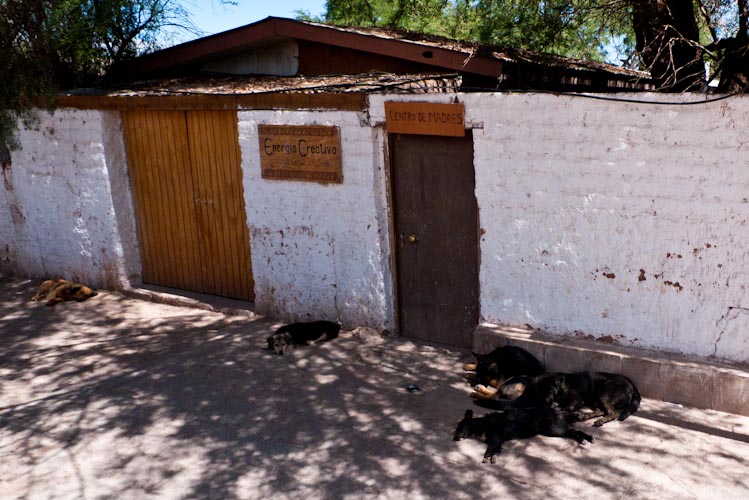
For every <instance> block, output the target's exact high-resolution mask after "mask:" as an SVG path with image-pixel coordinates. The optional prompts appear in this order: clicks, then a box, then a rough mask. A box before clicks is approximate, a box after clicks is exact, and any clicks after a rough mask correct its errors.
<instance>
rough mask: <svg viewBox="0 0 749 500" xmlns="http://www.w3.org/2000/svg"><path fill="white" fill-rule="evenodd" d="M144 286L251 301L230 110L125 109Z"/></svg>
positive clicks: (236, 146) (233, 114)
mask: <svg viewBox="0 0 749 500" xmlns="http://www.w3.org/2000/svg"><path fill="white" fill-rule="evenodd" d="M122 122H123V128H124V132H125V143H126V148H127V155H128V164H129V167H130V180H131V187H132V192H133V197H134V203H135V215H136V221H137V226H138V238H139V243H140V252H141V263H142V271H143V281H144V282H145V283H151V284H156V285H162V286H168V287H173V288H179V289H184V290H191V291H195V292H200V293H209V294H215V295H222V296H226V297H232V298H237V299H244V300H253V298H254V283H253V278H252V264H251V258H250V239H249V233H248V228H247V221H246V211H245V204H244V196H243V189H242V171H241V157H240V151H239V143H238V135H237V113H236V112H234V111H150V110H149V111H140V110H138V111H124V112H123V113H122Z"/></svg>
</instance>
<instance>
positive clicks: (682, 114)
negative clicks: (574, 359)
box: [370, 94, 749, 361]
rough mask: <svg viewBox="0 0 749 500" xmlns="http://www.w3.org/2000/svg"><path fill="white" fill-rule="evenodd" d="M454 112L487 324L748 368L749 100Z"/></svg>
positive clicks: (522, 101) (550, 103) (475, 98)
mask: <svg viewBox="0 0 749 500" xmlns="http://www.w3.org/2000/svg"><path fill="white" fill-rule="evenodd" d="M610 97H614V96H610ZM617 97H621V98H630V99H646V100H652V101H678V102H686V101H691V100H695V99H700V97H698V96H664V95H643V94H637V95H629V96H623V95H618V96H617ZM395 98H396V99H402V98H399V97H395ZM406 99H417V100H424V98H423V97H407V98H406ZM431 99H432V100H443V101H444V100H446V98H445V97H443V98H440V97H439V96H437V97H434V96H432V97H431ZM460 99H461V101H463V102H465V104H466V118H467V121H468V122H470V123H472V124H473V125H474V126H476V127H482V128H476V129H474V132H473V134H474V135H473V137H474V142H475V153H474V155H475V169H476V197H477V201H478V205H479V210H480V224H481V229H482V232H483V235H482V237H481V270H480V273H481V274H480V289H481V292H480V294H481V295H480V296H481V315H482V316H483V318H484V319H486V320H488V321H492V322H501V323H509V324H530V325H532V326H533V327H536V328H540V329H542V330H546V331H548V332H550V333H557V334H571V333H580V334H584V335H592V336H595V337H611V338H612V339H614V340H617V341H620V342H623V343H626V344H632V345H637V346H644V347H653V348H659V349H663V350H667V351H676V352H683V353H687V354H695V355H701V356H710V355H715V356H717V357H719V358H725V359H731V360H737V361H749V295H748V294H747V285H748V284H749V274H748V271H747V264H748V263H749V230H747V229H748V228H747V219H749V168H747V166H749V139H747V137H748V136H747V129H748V128H749V99H747V98H731V99H728V100H724V101H720V102H716V103H712V104H698V105H694V106H677V105H674V106H659V105H654V104H636V103H622V102H614V101H602V100H593V99H587V98H582V97H572V96H554V95H544V94H535V95H531V94H478V95H466V96H461V97H460ZM382 100H383V98H382V97H377V98H374V99H372V103H371V109H370V112H371V115H372V121H373V122H381V121H382V120H383V114H382V108H383V106H382Z"/></svg>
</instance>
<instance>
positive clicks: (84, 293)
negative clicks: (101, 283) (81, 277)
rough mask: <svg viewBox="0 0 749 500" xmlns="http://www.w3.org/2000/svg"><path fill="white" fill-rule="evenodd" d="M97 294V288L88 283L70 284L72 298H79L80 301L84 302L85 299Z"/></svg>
mask: <svg viewBox="0 0 749 500" xmlns="http://www.w3.org/2000/svg"><path fill="white" fill-rule="evenodd" d="M97 295H98V293H97V292H96V291H95V290H92V289H91V288H89V287H87V286H86V285H81V284H79V283H75V284H73V285H71V286H70V298H71V299H74V300H77V301H78V302H83V301H84V300H86V299H88V298H91V297H96V296H97Z"/></svg>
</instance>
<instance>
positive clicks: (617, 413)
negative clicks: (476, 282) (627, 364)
mask: <svg viewBox="0 0 749 500" xmlns="http://www.w3.org/2000/svg"><path fill="white" fill-rule="evenodd" d="M473 396H474V397H475V398H476V401H475V403H476V404H477V405H479V406H484V407H486V408H494V409H502V410H506V409H509V408H520V407H526V406H552V405H554V406H556V407H558V408H559V409H560V410H563V411H570V412H572V411H576V412H577V416H578V421H583V420H588V419H591V418H595V417H602V418H599V419H598V420H596V421H595V422H594V423H593V425H594V426H596V427H599V426H601V425H603V424H605V423H606V422H610V421H612V420H615V419H616V420H619V421H622V420H624V419H626V418H627V417H629V416H630V415H632V414H633V413H634V412H636V411H637V409H638V408H639V407H640V392H639V391H638V390H637V387H635V385H634V384H633V383H632V381H631V380H629V379H628V378H627V377H625V376H624V375H617V374H614V373H605V372H577V373H543V374H541V375H536V376H535V377H528V376H523V375H521V376H518V377H514V378H511V379H510V380H508V381H507V382H505V383H504V384H502V385H501V386H500V387H499V389H497V390H496V391H494V390H492V389H487V388H484V387H483V386H477V388H476V392H475V393H474V394H473ZM581 408H589V409H590V410H592V411H589V412H584V411H578V410H580V409H581Z"/></svg>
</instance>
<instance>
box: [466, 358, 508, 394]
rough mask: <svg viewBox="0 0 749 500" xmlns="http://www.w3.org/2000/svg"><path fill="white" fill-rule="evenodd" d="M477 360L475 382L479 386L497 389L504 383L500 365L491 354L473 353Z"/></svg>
mask: <svg viewBox="0 0 749 500" xmlns="http://www.w3.org/2000/svg"><path fill="white" fill-rule="evenodd" d="M471 354H473V357H475V358H476V376H475V377H474V380H475V381H476V383H478V384H483V385H489V386H492V387H497V386H499V385H500V383H501V382H502V380H501V376H500V369H499V364H498V363H497V361H496V360H495V359H494V358H493V357H492V356H490V355H489V354H478V353H475V352H473V351H472V352H471Z"/></svg>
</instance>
